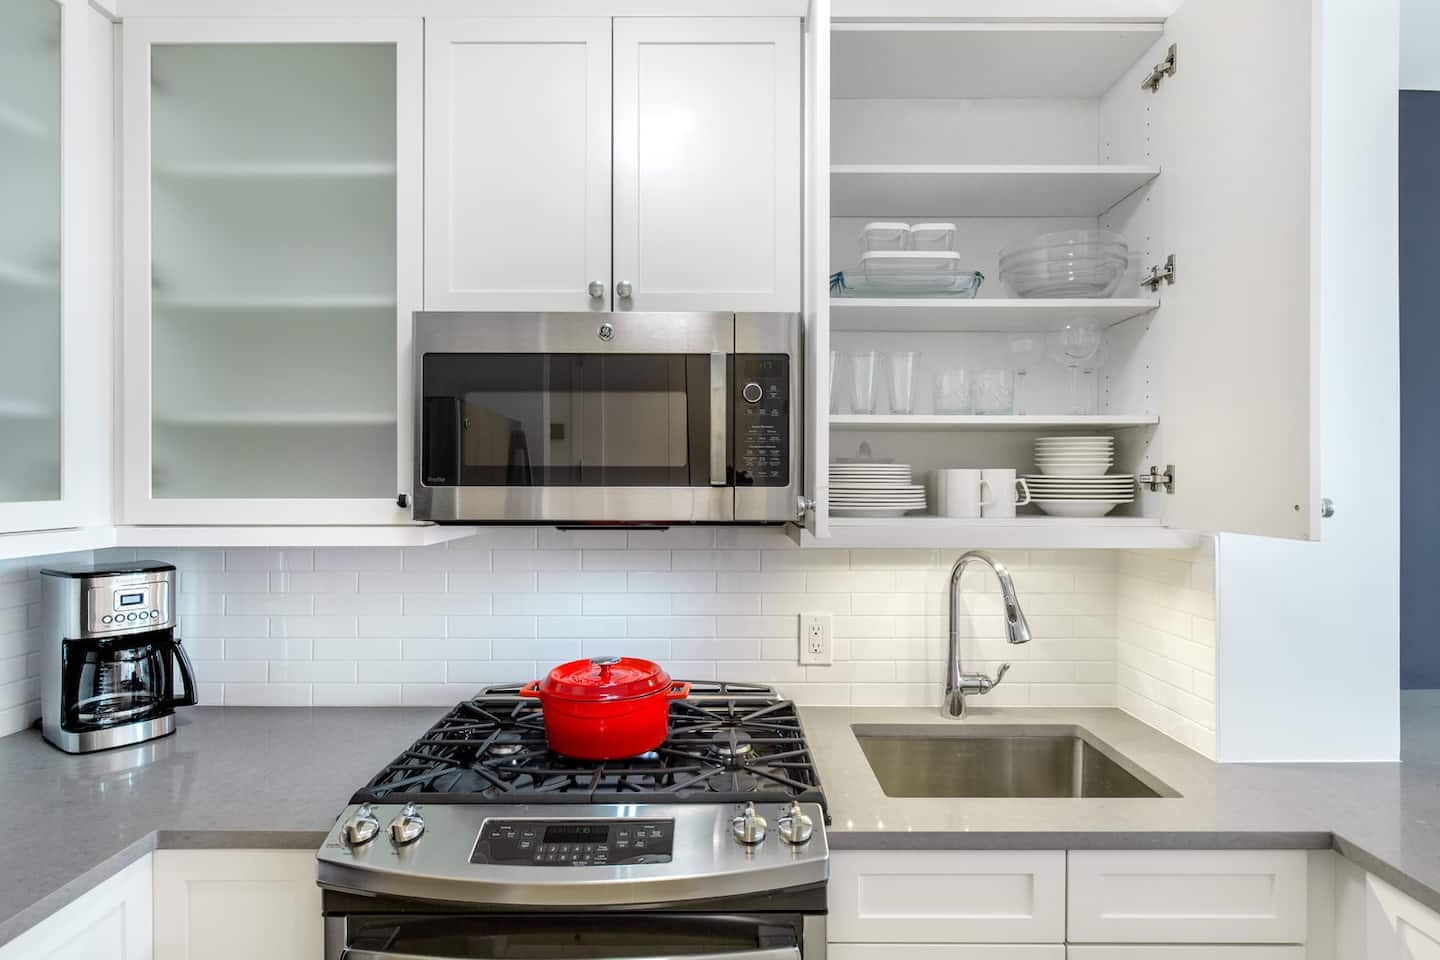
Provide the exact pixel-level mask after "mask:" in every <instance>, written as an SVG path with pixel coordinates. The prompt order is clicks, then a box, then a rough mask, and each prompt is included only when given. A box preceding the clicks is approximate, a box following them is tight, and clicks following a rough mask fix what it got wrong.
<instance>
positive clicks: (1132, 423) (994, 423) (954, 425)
mask: <svg viewBox="0 0 1440 960" xmlns="http://www.w3.org/2000/svg"><path fill="white" fill-rule="evenodd" d="M1159 422H1160V418H1159V417H1149V416H1142V417H1121V416H1111V415H1109V414H1099V415H1093V416H1067V415H1063V414H1061V415H1055V416H1049V415H1044V414H1038V415H1029V416H1008V417H1005V416H984V415H974V416H950V415H941V414H928V413H909V414H899V413H870V414H860V413H847V414H832V415H831V416H830V429H831V430H885V431H897V430H1011V431H1014V430H1120V429H1124V428H1126V427H1153V426H1154V425H1155V424H1157V423H1159Z"/></svg>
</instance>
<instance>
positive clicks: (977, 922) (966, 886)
mask: <svg viewBox="0 0 1440 960" xmlns="http://www.w3.org/2000/svg"><path fill="white" fill-rule="evenodd" d="M827 891H828V896H829V901H830V915H829V918H828V921H827V924H826V931H825V936H826V939H827V940H831V941H835V942H859V943H900V942H922V943H923V942H929V943H974V944H982V943H1062V942H1063V941H1064V940H1065V854H1064V852H1063V851H1028V850H1026V851H1012V850H1003V851H989V850H901V851H893V852H892V851H888V850H887V851H881V850H842V851H836V852H834V853H832V854H831V855H830V883H829V885H828V888H827Z"/></svg>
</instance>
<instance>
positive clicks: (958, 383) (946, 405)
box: [935, 367, 975, 416]
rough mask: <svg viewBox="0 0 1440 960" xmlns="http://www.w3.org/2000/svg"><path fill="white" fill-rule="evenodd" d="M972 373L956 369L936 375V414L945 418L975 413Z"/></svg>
mask: <svg viewBox="0 0 1440 960" xmlns="http://www.w3.org/2000/svg"><path fill="white" fill-rule="evenodd" d="M974 410H975V404H974V400H973V398H972V394H971V384H970V371H969V370H965V369H961V368H959V367H956V368H954V369H952V370H942V371H940V372H939V373H938V374H936V375H935V412H936V413H938V414H941V415H943V416H963V415H965V414H969V413H972V412H974Z"/></svg>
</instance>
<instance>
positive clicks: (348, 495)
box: [120, 17, 424, 525]
mask: <svg viewBox="0 0 1440 960" xmlns="http://www.w3.org/2000/svg"><path fill="white" fill-rule="evenodd" d="M124 42H125V46H124V51H123V56H124V62H123V64H122V85H123V87H122V89H123V109H124V118H125V123H124V130H123V134H122V141H123V159H124V164H123V169H124V209H123V213H124V237H123V239H124V244H123V256H124V266H123V273H124V284H123V287H124V305H123V310H124V326H123V333H122V337H123V361H122V363H123V381H124V398H123V411H124V417H123V431H122V436H121V439H120V443H121V455H122V458H123V460H122V463H123V466H122V470H123V474H122V481H123V511H124V516H123V517H122V520H123V522H125V523H131V524H189V523H199V524H231V525H241V524H256V523H261V524H263V523H278V524H283V523H305V524H342V523H354V524H396V523H408V522H410V516H409V511H408V510H402V509H400V508H399V507H398V506H397V505H396V493H397V491H408V490H409V489H410V482H409V478H410V465H411V459H412V450H411V432H412V424H413V420H414V418H413V416H412V415H411V413H410V410H411V409H412V405H413V403H414V399H413V397H412V396H411V390H410V376H411V373H410V369H411V357H410V330H411V314H412V313H413V312H414V311H415V310H417V309H419V308H420V304H421V284H422V278H421V271H420V262H421V257H422V253H423V237H422V231H421V221H422V215H423V210H422V188H421V173H422V171H421V166H422V160H423V154H424V139H423V124H422V119H423V118H422V111H423V90H424V74H423V67H422V59H423V49H422V42H423V33H422V23H421V20H420V19H419V18H418V17H415V18H410V19H403V18H390V19H363V18H362V19H337V20H329V21H317V20H307V19H303V18H295V19H284V18H281V19H249V18H224V19H221V18H217V19H206V18H193V19H190V18H186V19H166V18H139V19H137V20H134V21H131V22H129V23H127V24H126V25H125V30H124Z"/></svg>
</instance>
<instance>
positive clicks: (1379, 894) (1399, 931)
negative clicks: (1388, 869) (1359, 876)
mask: <svg viewBox="0 0 1440 960" xmlns="http://www.w3.org/2000/svg"><path fill="white" fill-rule="evenodd" d="M1366 886H1367V887H1368V889H1369V897H1368V900H1369V913H1370V916H1369V919H1368V920H1367V923H1368V926H1369V928H1370V930H1369V933H1370V936H1369V939H1368V942H1367V946H1368V948H1369V954H1368V955H1367V956H1366V957H1365V960H1440V914H1437V913H1436V912H1435V911H1434V910H1431V909H1430V908H1429V907H1427V906H1425V905H1424V904H1422V903H1420V902H1418V901H1416V900H1414V899H1412V898H1410V897H1408V896H1406V895H1405V894H1403V893H1401V892H1400V891H1399V890H1396V889H1395V888H1394V887H1392V886H1390V885H1389V884H1388V883H1385V882H1384V881H1382V880H1380V879H1378V878H1376V877H1373V876H1372V877H1368V878H1367V879H1366ZM1347 960H1348V958H1347Z"/></svg>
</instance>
